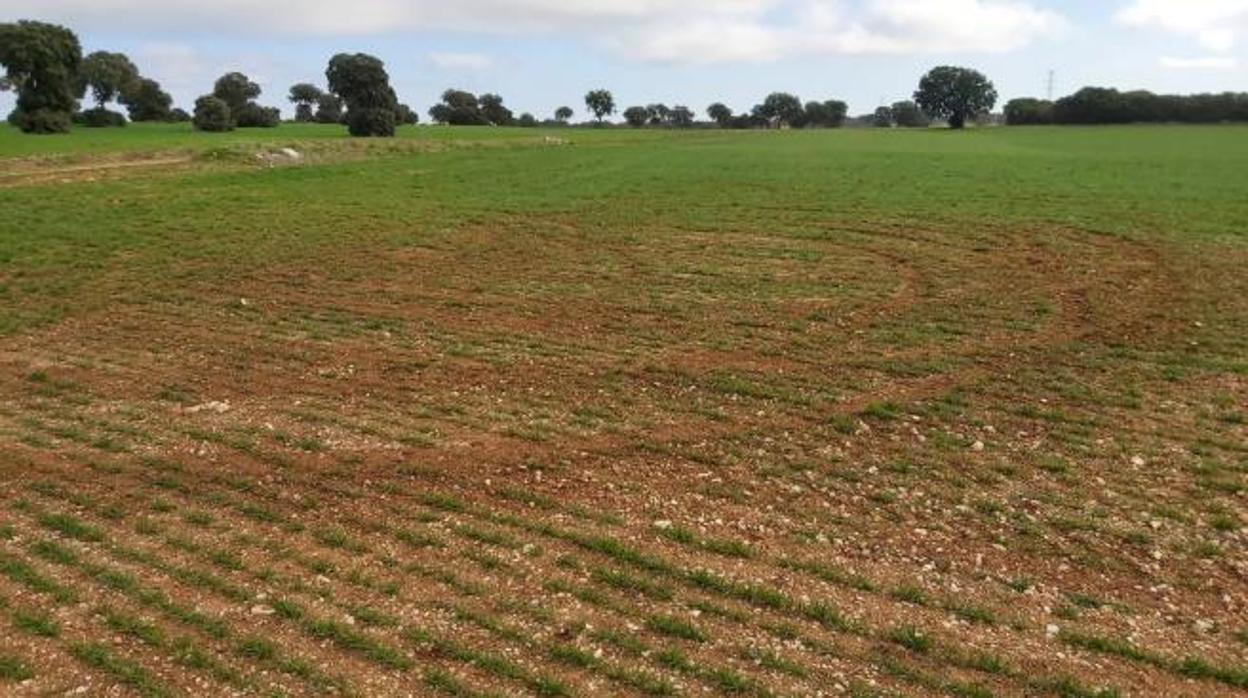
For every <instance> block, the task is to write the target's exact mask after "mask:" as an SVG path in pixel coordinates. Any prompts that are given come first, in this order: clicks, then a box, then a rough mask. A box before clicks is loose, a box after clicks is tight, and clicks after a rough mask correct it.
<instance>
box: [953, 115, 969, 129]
mask: <svg viewBox="0 0 1248 698" xmlns="http://www.w3.org/2000/svg"><path fill="white" fill-rule="evenodd" d="M949 126H950V127H952V128H965V127H966V115H965V114H954V115H953V116H951V117H949Z"/></svg>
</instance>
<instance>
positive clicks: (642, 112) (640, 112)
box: [624, 107, 650, 128]
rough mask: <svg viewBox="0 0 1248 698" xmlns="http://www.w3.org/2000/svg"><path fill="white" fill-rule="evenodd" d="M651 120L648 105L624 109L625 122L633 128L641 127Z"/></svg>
mask: <svg viewBox="0 0 1248 698" xmlns="http://www.w3.org/2000/svg"><path fill="white" fill-rule="evenodd" d="M648 121H650V110H649V109H647V108H646V107H629V108H628V109H625V110H624V122H625V123H627V124H628V125H629V126H632V127H633V128H641V127H642V126H645V125H646V122H648Z"/></svg>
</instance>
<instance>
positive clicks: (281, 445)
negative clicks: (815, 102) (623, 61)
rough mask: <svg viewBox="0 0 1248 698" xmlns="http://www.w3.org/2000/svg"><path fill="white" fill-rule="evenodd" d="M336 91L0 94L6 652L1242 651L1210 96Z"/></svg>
mask: <svg viewBox="0 0 1248 698" xmlns="http://www.w3.org/2000/svg"><path fill="white" fill-rule="evenodd" d="M343 131H344V130H343V129H341V128H339V127H327V126H293V125H283V126H281V127H280V128H277V129H275V130H243V131H238V132H235V133H231V134H226V135H220V136H214V135H209V134H203V133H193V132H192V131H191V130H190V127H189V126H130V127H128V128H125V129H101V130H98V131H89V130H82V129H78V130H76V131H75V132H74V133H73V134H71V135H68V136H58V137H33V136H26V135H22V134H19V133H17V132H16V131H14V130H12V129H8V128H2V129H0V210H2V211H3V216H2V217H0V467H2V468H3V473H4V482H5V487H4V488H3V490H2V491H0V628H2V630H0V693H3V694H9V693H17V692H20V693H26V694H32V695H43V694H63V693H66V692H73V691H78V690H83V691H84V692H88V693H89V694H91V695H128V694H135V695H143V696H165V695H235V694H244V695H306V694H315V693H327V694H344V695H358V696H377V695H439V694H440V695H538V696H580V695H586V696H588V695H651V696H693V695H747V696H814V695H829V696H831V695H854V696H912V695H915V696H924V695H953V696H994V695H999V696H1013V695H1028V696H1046V695H1047V696H1063V697H1065V696H1105V697H1108V696H1128V695H1175V696H1177V695H1192V696H1197V695H1199V696H1204V695H1233V694H1236V693H1237V692H1242V691H1245V690H1248V659H1245V658H1246V657H1248V585H1246V584H1245V575H1246V574H1248V549H1246V548H1245V543H1246V542H1248V514H1246V513H1245V512H1248V506H1245V502H1246V498H1248V177H1246V176H1245V174H1244V173H1245V172H1248V128H1245V127H1230V126H1227V127H1216V126H1214V127H1177V126H1176V127H1111V128H1086V129H1083V128H984V129H972V130H968V131H966V132H960V133H959V132H952V131H946V130H935V129H933V130H927V129H917V130H907V131H901V130H885V129H879V130H867V129H862V130H857V129H842V130H818V131H748V132H732V131H719V130H715V131H710V130H706V131H702V130H691V131H669V130H639V131H632V130H622V129H601V130H599V129H581V128H577V129H558V130H541V129H491V128H478V129H454V128H442V127H439V128H427V127H406V128H404V129H402V130H401V132H400V137H399V138H396V139H393V140H384V141H383V140H378V141H360V140H354V141H353V140H350V139H347V138H346V136H345V133H344V132H343ZM284 149H287V150H289V151H292V152H293V153H294V154H296V155H292V154H290V153H287V152H283V150H284Z"/></svg>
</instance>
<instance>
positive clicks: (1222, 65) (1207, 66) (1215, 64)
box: [1158, 56, 1239, 70]
mask: <svg viewBox="0 0 1248 698" xmlns="http://www.w3.org/2000/svg"><path fill="white" fill-rule="evenodd" d="M1158 62H1159V63H1160V64H1161V67H1163V68H1169V69H1171V70H1234V69H1236V68H1238V67H1239V61H1238V60H1237V59H1235V58H1231V57H1230V56H1198V57H1196V58H1176V57H1173V56H1163V57H1162V58H1161V60H1160V61H1158Z"/></svg>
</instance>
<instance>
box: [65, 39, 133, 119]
mask: <svg viewBox="0 0 1248 698" xmlns="http://www.w3.org/2000/svg"><path fill="white" fill-rule="evenodd" d="M78 78H79V80H80V82H81V85H82V87H83V89H85V88H90V89H91V95H92V96H93V97H94V98H95V103H96V105H97V106H99V107H100V108H101V109H103V108H104V105H105V104H108V103H109V102H111V101H113V100H114V99H117V98H118V97H120V96H121V95H123V94H126V93H128V92H130V91H132V90H134V89H135V88H136V87H137V86H138V82H139V69H138V68H136V67H135V65H134V63H132V62H131V61H130V59H129V58H127V57H126V55H125V54H123V53H109V52H107V51H96V52H95V53H92V54H91V55H89V56H87V57H86V58H84V59H82V65H81V67H80V68H79V70H78Z"/></svg>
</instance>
